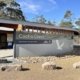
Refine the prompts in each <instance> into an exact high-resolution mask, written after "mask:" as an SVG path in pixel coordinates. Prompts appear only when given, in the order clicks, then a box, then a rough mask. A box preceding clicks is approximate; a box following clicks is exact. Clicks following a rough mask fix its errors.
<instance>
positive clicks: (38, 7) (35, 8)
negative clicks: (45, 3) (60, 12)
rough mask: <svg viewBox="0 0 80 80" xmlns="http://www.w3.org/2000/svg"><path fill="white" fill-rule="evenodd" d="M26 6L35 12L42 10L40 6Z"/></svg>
mask: <svg viewBox="0 0 80 80" xmlns="http://www.w3.org/2000/svg"><path fill="white" fill-rule="evenodd" d="M26 6H27V8H28V9H30V10H31V11H33V12H37V11H38V10H39V9H40V6H39V5H35V4H27V5H26Z"/></svg>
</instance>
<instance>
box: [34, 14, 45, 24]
mask: <svg viewBox="0 0 80 80" xmlns="http://www.w3.org/2000/svg"><path fill="white" fill-rule="evenodd" d="M35 22H38V23H42V24H45V23H46V19H45V18H44V16H43V15H41V16H37V17H36V18H35Z"/></svg>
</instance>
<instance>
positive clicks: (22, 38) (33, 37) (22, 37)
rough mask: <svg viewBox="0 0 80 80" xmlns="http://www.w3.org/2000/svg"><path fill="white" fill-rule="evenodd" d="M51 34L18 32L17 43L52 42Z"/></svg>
mask: <svg viewBox="0 0 80 80" xmlns="http://www.w3.org/2000/svg"><path fill="white" fill-rule="evenodd" d="M51 43H52V39H51V36H48V35H45V34H40V33H28V32H26V31H20V32H18V31H17V32H16V44H51Z"/></svg>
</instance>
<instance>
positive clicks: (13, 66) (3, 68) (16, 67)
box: [0, 64, 23, 71]
mask: <svg viewBox="0 0 80 80" xmlns="http://www.w3.org/2000/svg"><path fill="white" fill-rule="evenodd" d="M22 68H23V66H22V65H21V64H7V65H1V66H0V70H1V71H12V70H15V71H21V70H22Z"/></svg>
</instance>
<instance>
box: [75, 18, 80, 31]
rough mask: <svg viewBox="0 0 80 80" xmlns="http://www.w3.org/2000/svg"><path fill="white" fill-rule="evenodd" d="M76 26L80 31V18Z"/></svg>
mask: <svg viewBox="0 0 80 80" xmlns="http://www.w3.org/2000/svg"><path fill="white" fill-rule="evenodd" d="M75 24H76V25H77V26H78V29H79V30H80V18H78V20H77V21H75Z"/></svg>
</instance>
